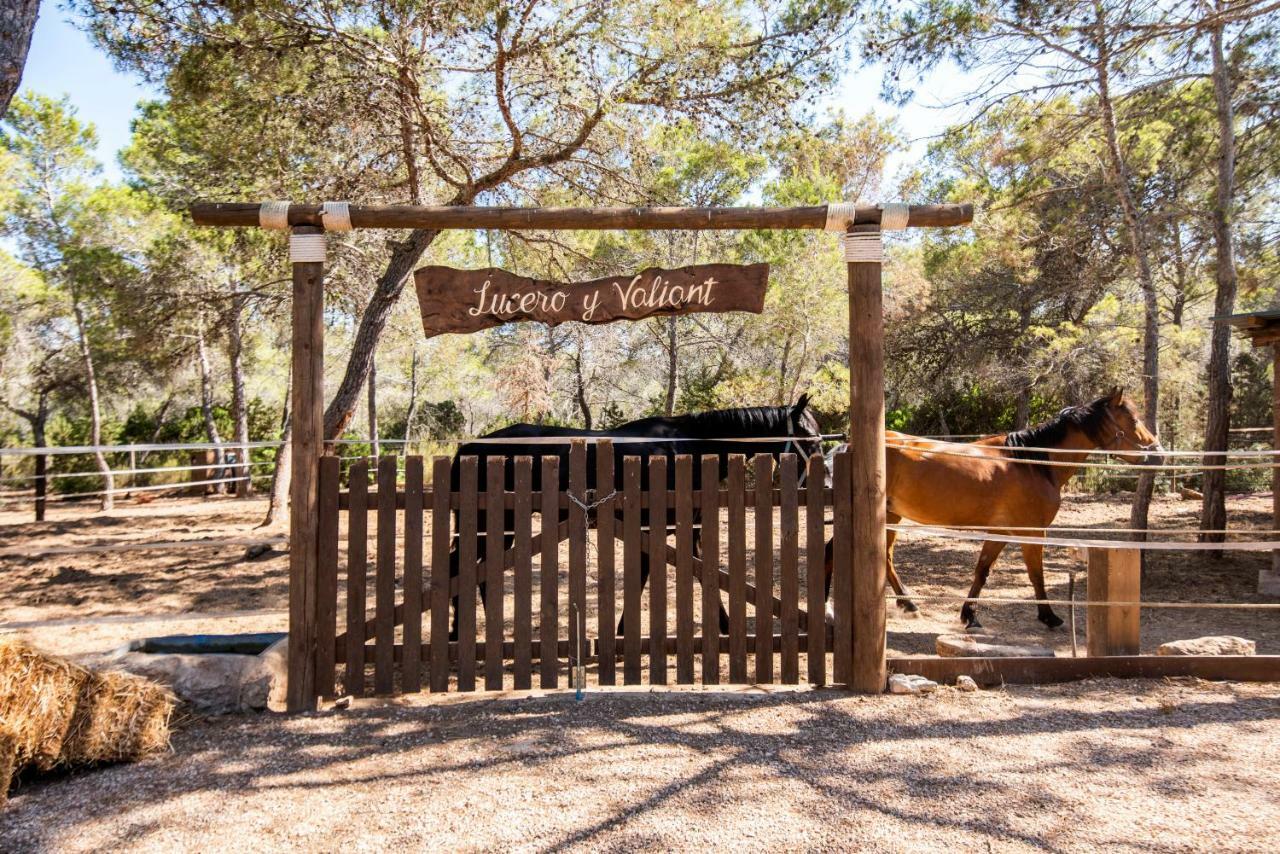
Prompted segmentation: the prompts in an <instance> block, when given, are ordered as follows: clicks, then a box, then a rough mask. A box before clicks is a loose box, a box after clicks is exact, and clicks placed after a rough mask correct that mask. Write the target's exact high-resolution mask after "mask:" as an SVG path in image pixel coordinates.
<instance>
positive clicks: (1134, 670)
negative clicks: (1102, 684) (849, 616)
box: [888, 655, 1280, 685]
mask: <svg viewBox="0 0 1280 854" xmlns="http://www.w3.org/2000/svg"><path fill="white" fill-rule="evenodd" d="M888 665H889V668H890V670H891V671H892V672H894V673H911V674H916V675H919V676H924V677H927V678H929V679H932V680H934V681H935V682H943V683H950V682H955V680H956V677H957V676H960V675H965V676H970V677H972V678H973V679H974V680H975V681H976V682H978V683H979V684H981V685H1002V684H1009V685H1034V684H1047V683H1051V682H1070V681H1074V680H1076V679H1094V678H1101V677H1108V676H1109V677H1115V678H1121V679H1169V678H1174V677H1188V676H1193V677H1195V678H1197V679H1228V680H1231V681H1236V682H1276V681H1280V655H1116V656H1106V657H1099V658H1095V657H1088V658H939V657H933V656H930V657H928V658H891V659H889V661H888Z"/></svg>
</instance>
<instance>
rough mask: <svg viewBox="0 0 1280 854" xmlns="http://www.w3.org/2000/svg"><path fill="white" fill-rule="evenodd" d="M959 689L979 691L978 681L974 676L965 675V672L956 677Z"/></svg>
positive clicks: (957, 688)
mask: <svg viewBox="0 0 1280 854" xmlns="http://www.w3.org/2000/svg"><path fill="white" fill-rule="evenodd" d="M956 690H957V691H977V690H978V683H977V682H974V681H973V677H972V676H965V675H964V674H963V673H962V674H960V675H959V676H957V677H956Z"/></svg>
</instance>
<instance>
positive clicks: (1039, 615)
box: [1022, 532, 1062, 629]
mask: <svg viewBox="0 0 1280 854" xmlns="http://www.w3.org/2000/svg"><path fill="white" fill-rule="evenodd" d="M1040 536H1042V537H1043V536H1044V533H1043V532H1041V534H1040ZM1022 561H1023V563H1025V564H1026V565H1027V577H1028V578H1030V579H1031V586H1032V587H1033V588H1034V589H1035V591H1036V598H1037V599H1040V600H1042V601H1041V604H1039V605H1036V619H1037V620H1039V621H1040V622H1042V623H1044V624H1045V625H1046V626H1048V627H1049V628H1051V629H1056V628H1057V627H1058V626H1060V625H1062V618H1061V617H1059V616H1058V615H1057V614H1055V613H1054V612H1053V609H1052V608H1050V607H1049V606H1048V605H1046V604H1044V602H1043V600H1045V599H1048V598H1049V597H1048V596H1047V595H1046V593H1045V589H1044V546H1042V545H1040V544H1039V543H1024V544H1023V546H1022Z"/></svg>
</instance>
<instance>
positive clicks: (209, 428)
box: [196, 319, 226, 494]
mask: <svg viewBox="0 0 1280 854" xmlns="http://www.w3.org/2000/svg"><path fill="white" fill-rule="evenodd" d="M196 363H197V365H198V366H199V368H200V414H201V415H202V416H204V434H205V437H206V438H207V439H208V440H209V442H211V443H212V444H214V445H216V446H217V447H215V448H214V451H213V462H214V466H213V468H212V469H210V470H209V471H211V472H213V477H212V478H210V480H221V479H222V472H223V469H222V464H223V459H222V447H221V446H222V436H221V435H219V433H218V422H217V421H216V420H215V419H214V417H213V377H212V376H210V374H211V371H210V370H209V351H208V350H206V349H205V346H204V320H203V319H201V321H200V323H199V324H198V325H197V326H196ZM212 486H213V491H214V492H216V493H218V494H222V493H223V492H226V484H225V483H215V484H212Z"/></svg>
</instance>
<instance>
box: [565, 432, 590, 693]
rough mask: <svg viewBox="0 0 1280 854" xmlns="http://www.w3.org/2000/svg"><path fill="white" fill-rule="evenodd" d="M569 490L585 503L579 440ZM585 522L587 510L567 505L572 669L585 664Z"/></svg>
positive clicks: (583, 461) (584, 467) (584, 472)
mask: <svg viewBox="0 0 1280 854" xmlns="http://www.w3.org/2000/svg"><path fill="white" fill-rule="evenodd" d="M569 491H570V492H571V493H573V494H574V495H575V496H576V497H577V499H578V501H579V502H583V503H585V500H584V499H586V497H587V443H586V442H583V441H581V440H578V441H575V442H573V443H572V444H570V445H569ZM587 521H588V520H587V511H586V510H584V509H583V508H582V506H581V504H579V503H577V502H574V503H572V504H571V505H570V506H569V649H570V650H572V655H571V656H570V657H571V659H572V664H573V665H574V666H576V665H579V664H585V663H586V662H585V659H586V648H587V644H586V640H587V639H586V637H585V636H584V634H583V633H584V632H585V631H586V626H587ZM572 678H573V674H572V672H571V673H570V679H572ZM571 687H580V686H576V685H571Z"/></svg>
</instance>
